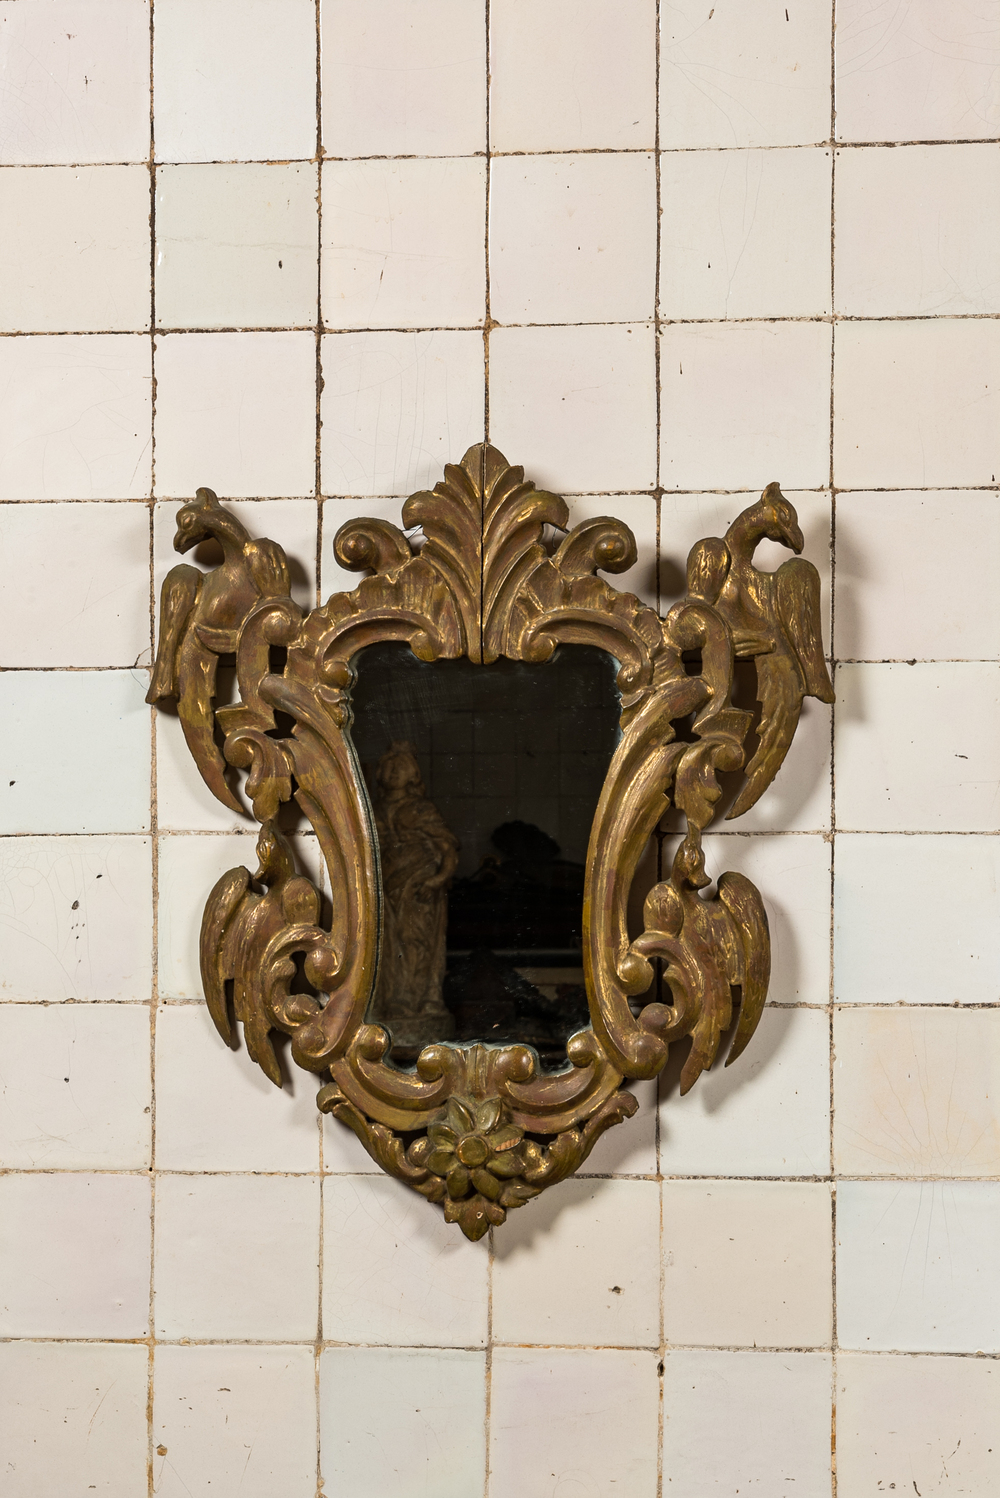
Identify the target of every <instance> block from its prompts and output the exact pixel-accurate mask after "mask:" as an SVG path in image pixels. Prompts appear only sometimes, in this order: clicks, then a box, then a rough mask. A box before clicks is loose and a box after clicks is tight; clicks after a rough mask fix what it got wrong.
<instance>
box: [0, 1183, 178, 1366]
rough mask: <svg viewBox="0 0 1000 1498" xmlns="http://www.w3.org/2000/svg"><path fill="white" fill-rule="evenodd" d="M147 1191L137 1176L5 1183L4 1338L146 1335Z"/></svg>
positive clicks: (1, 1191) (1, 1189)
mask: <svg viewBox="0 0 1000 1498" xmlns="http://www.w3.org/2000/svg"><path fill="white" fill-rule="evenodd" d="M149 1193H150V1183H149V1180H148V1179H147V1178H145V1177H144V1176H139V1175H84V1174H82V1173H81V1174H78V1173H73V1174H71V1175H50V1174H41V1173H40V1174H30V1173H29V1174H27V1175H7V1176H3V1177H0V1285H2V1286H3V1289H2V1291H0V1296H2V1300H0V1336H4V1337H144V1336H145V1335H146V1333H147V1331H148V1328H149V1239H150V1229H149Z"/></svg>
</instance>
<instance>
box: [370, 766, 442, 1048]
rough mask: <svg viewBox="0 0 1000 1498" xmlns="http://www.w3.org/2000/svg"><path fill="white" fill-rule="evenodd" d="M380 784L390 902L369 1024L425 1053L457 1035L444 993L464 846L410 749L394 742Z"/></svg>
mask: <svg viewBox="0 0 1000 1498" xmlns="http://www.w3.org/2000/svg"><path fill="white" fill-rule="evenodd" d="M375 778H376V783H377V787H378V789H377V792H376V800H375V825H376V828H377V831H378V844H379V856H380V861H381V865H382V899H383V903H382V946H381V951H380V958H379V972H378V981H377V983H376V986H375V996H374V999H373V1001H372V1008H371V1011H370V1018H371V1019H372V1020H373V1021H375V1022H378V1023H382V1024H385V1025H387V1026H388V1028H389V1029H390V1030H391V1032H392V1038H393V1045H394V1047H395V1048H397V1049H401V1050H404V1051H411V1050H414V1049H415V1050H419V1049H420V1048H421V1047H422V1046H424V1045H428V1044H430V1043H431V1042H432V1041H434V1040H447V1039H449V1037H450V1036H451V1035H452V1034H453V1033H454V1029H455V1021H454V1019H453V1018H452V1015H451V1013H450V1011H449V1010H448V1009H446V1008H445V1005H444V1000H443V999H442V997H441V989H442V984H443V982H444V970H445V950H446V949H445V939H446V932H447V925H448V886H449V884H450V883H451V877H452V875H453V874H454V872H455V869H456V867H457V865H458V840H457V838H456V837H455V835H454V834H453V833H452V832H451V831H450V830H449V828H448V827H447V825H446V824H445V821H444V818H443V817H442V816H441V813H440V812H439V811H438V809H437V807H436V806H435V805H434V803H433V802H432V801H430V800H429V799H428V797H427V792H426V790H425V789H424V782H423V779H422V777H421V774H420V766H419V765H418V764H417V761H416V756H415V755H414V752H413V746H412V745H411V744H408V743H406V742H405V741H404V742H402V743H394V744H392V745H391V747H390V748H389V749H388V750H387V751H386V753H385V754H383V756H382V758H381V759H380V760H379V763H378V769H377V771H376V776H375Z"/></svg>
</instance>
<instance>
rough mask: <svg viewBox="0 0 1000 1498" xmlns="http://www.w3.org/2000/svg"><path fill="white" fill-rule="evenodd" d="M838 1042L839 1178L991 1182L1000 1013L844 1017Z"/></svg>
mask: <svg viewBox="0 0 1000 1498" xmlns="http://www.w3.org/2000/svg"><path fill="white" fill-rule="evenodd" d="M834 1040H835V1043H836V1063H835V1065H834V1069H833V1086H834V1110H835V1113H834V1117H835V1125H834V1160H835V1164H836V1169H837V1171H838V1173H839V1174H841V1175H849V1176H853V1175H858V1176H880V1175H892V1176H918V1175H919V1176H924V1175H942V1176H985V1175H993V1174H995V1172H996V1161H997V1154H998V1151H1000V1101H998V1093H1000V1010H995V1009H994V1010H991V1009H964V1010H963V1009H919V1008H915V1007H913V1006H912V1005H910V1006H907V1007H906V1008H904V1009H897V1008H892V1009H885V1008H883V1009H842V1010H840V1011H839V1012H838V1014H837V1016H836V1021H835V1028H834Z"/></svg>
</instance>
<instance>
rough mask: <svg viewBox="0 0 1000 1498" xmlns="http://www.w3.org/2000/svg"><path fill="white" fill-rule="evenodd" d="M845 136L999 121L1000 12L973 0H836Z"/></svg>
mask: <svg viewBox="0 0 1000 1498" xmlns="http://www.w3.org/2000/svg"><path fill="white" fill-rule="evenodd" d="M836 41H837V135H838V136H839V138H840V139H841V140H973V139H976V138H977V137H981V136H984V135H990V136H995V135H996V134H997V127H998V123H1000V94H998V91H997V72H996V65H997V57H998V55H1000V35H998V27H997V24H996V19H995V17H994V15H993V12H992V11H991V10H989V9H984V8H983V7H982V6H979V5H970V4H968V3H966V0H944V3H942V0H908V3H907V4H906V5H905V6H904V7H903V8H902V9H900V8H899V7H898V6H894V5H891V4H886V0H845V3H842V4H841V5H839V6H838V8H837V32H836Z"/></svg>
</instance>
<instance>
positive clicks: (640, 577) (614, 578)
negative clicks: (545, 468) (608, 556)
mask: <svg viewBox="0 0 1000 1498" xmlns="http://www.w3.org/2000/svg"><path fill="white" fill-rule="evenodd" d="M565 498H566V503H567V505H568V506H569V528H570V530H572V529H573V528H574V526H577V525H580V524H581V523H582V522H583V521H584V520H597V519H598V518H599V517H601V516H604V515H612V516H614V518H615V519H616V520H624V522H625V524H626V525H627V526H628V528H629V530H630V531H631V532H632V534H633V536H634V537H635V546H636V559H635V563H634V565H633V566H631V567H629V568H627V569H626V570H625V571H624V572H598V574H597V575H598V577H603V578H604V579H605V581H606V582H609V583H610V584H611V586H612V587H613V588H617V589H618V591H619V592H620V593H634V594H635V595H636V597H637V598H639V599H640V600H641V602H642V603H645V604H648V605H649V607H650V608H651V609H655V608H656V607H657V589H656V582H657V566H656V500H655V498H654V497H653V495H651V494H588V495H584V496H583V497H581V496H579V495H571V494H568V495H566V496H565Z"/></svg>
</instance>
